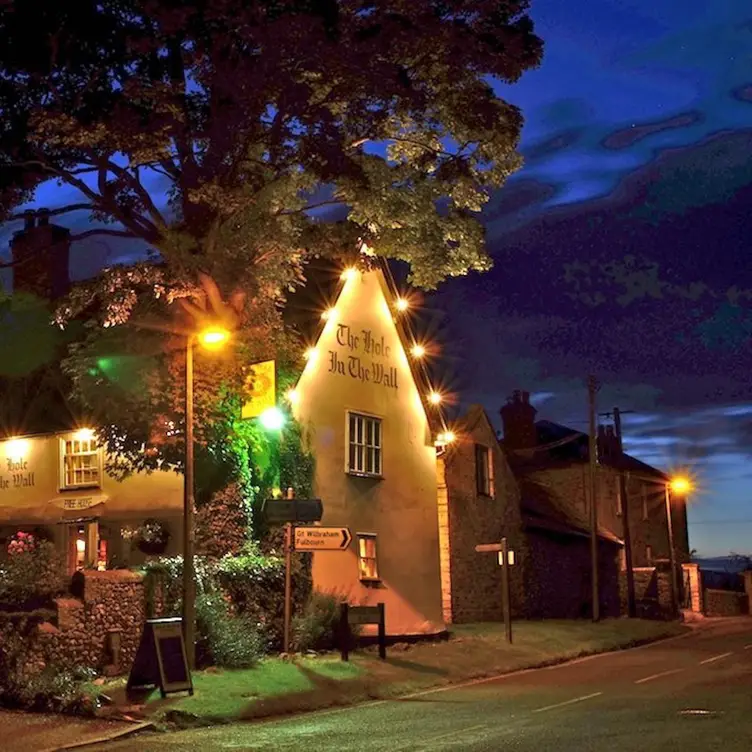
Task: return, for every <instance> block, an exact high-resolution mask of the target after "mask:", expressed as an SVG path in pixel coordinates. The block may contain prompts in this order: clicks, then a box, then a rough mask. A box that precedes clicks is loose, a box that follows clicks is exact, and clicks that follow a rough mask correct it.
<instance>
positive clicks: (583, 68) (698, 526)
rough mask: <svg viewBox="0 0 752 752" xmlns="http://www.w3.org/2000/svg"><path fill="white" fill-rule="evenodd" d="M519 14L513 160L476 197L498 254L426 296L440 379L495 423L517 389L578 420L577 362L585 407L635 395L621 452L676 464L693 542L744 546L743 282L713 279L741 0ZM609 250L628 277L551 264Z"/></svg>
mask: <svg viewBox="0 0 752 752" xmlns="http://www.w3.org/2000/svg"><path fill="white" fill-rule="evenodd" d="M532 15H533V18H534V19H535V21H536V31H537V33H538V34H539V35H540V36H542V38H543V39H544V40H545V42H546V50H545V59H544V63H543V65H542V66H541V68H540V69H538V70H537V71H534V72H532V73H528V74H526V75H525V76H524V77H523V79H522V81H521V82H520V83H519V84H518V85H516V86H514V87H511V88H509V89H508V90H507V91H505V96H507V97H508V98H509V99H510V100H511V101H513V102H514V103H515V104H517V105H519V106H520V107H522V109H523V112H524V114H525V119H526V126H525V129H524V132H523V140H522V151H523V154H524V156H525V161H526V164H525V167H524V168H523V169H522V171H521V172H519V173H517V175H516V176H515V177H514V178H513V179H512V180H510V181H509V182H508V184H507V185H506V186H505V188H504V189H503V191H501V193H500V195H499V196H497V197H496V198H495V199H494V200H493V201H492V202H491V205H490V206H489V207H488V208H487V211H486V212H485V214H486V218H487V226H488V236H489V242H490V246H491V250H492V253H493V255H494V258H495V261H496V263H495V268H494V269H493V270H492V271H491V272H490V273H489V274H487V275H484V276H482V277H481V276H478V275H475V276H473V277H471V278H467V279H461V280H455V281H452V282H450V283H448V284H447V285H446V286H445V287H444V288H442V290H441V291H440V292H439V293H438V294H437V295H436V296H435V297H434V298H433V300H432V302H431V305H432V306H434V307H436V308H437V309H443V310H444V311H446V312H447V316H446V319H445V321H444V324H443V326H442V327H441V339H442V340H443V341H444V342H445V343H446V353H447V355H448V356H451V362H452V365H453V367H454V371H453V375H454V378H453V380H452V382H451V384H450V385H451V386H452V387H453V388H455V389H457V390H458V391H459V392H460V393H461V396H462V402H463V403H468V402H472V401H475V402H480V403H482V404H483V405H484V406H485V407H486V409H487V410H488V411H489V412H490V413H491V414H492V415H493V417H494V419H496V421H497V423H498V422H499V416H498V409H499V407H500V405H501V404H502V402H503V401H504V399H505V397H506V396H507V395H508V394H509V393H510V392H511V391H512V390H513V389H515V388H522V389H527V390H529V391H530V392H532V393H533V400H534V402H535V404H536V406H537V407H538V410H539V413H538V417H539V418H546V419H550V420H556V421H561V422H563V423H566V424H567V425H571V426H572V427H575V428H579V429H580V430H587V395H586V391H585V380H586V378H587V374H588V373H594V374H595V375H596V376H597V377H598V379H599V381H600V382H601V383H602V388H601V390H600V392H599V394H598V409H599V411H603V412H606V411H609V410H611V408H613V407H614V406H618V407H619V408H621V409H622V410H634V411H636V412H635V413H634V414H630V415H625V416H624V421H623V423H624V437H625V448H626V450H627V451H628V452H630V453H631V454H633V455H634V456H636V457H639V458H640V459H642V460H644V461H646V462H648V463H650V464H653V465H656V466H657V467H660V468H665V469H672V468H681V467H687V466H688V467H690V468H691V469H692V470H693V473H694V474H695V476H696V478H697V482H698V484H699V493H697V494H695V495H694V497H693V498H692V504H691V506H690V511H689V518H690V536H691V541H690V543H691V546H692V547H693V548H696V549H697V551H698V553H699V554H700V555H704V556H715V555H724V554H728V553H729V552H730V551H734V552H737V553H747V554H749V553H752V494H751V493H750V488H751V487H752V465H751V464H750V461H752V305H750V301H751V300H752V298H750V297H748V298H746V300H745V299H743V298H736V297H734V295H733V294H732V296H731V299H730V300H729V297H728V296H727V292H728V291H729V289H730V288H732V287H733V286H734V285H736V287H737V288H738V289H739V290H740V291H742V290H747V291H751V290H752V264H751V263H750V261H749V254H750V251H752V5H750V4H749V2H745V1H741V0H725V1H724V2H722V3H719V4H710V3H707V2H705V0H689V1H688V2H684V1H682V2H676V1H675V0H658V1H657V2H653V3H648V2H644V1H643V0H601V1H600V2H597V3H592V2H587V1H586V0H575V1H574V2H569V3H562V2H561V1H560V0H537V2H534V3H533V10H532ZM626 256H633V257H634V258H635V261H634V262H633V263H632V264H631V267H632V271H633V275H632V277H631V279H632V282H633V286H631V287H630V288H629V290H628V289H627V288H626V287H625V286H623V285H619V284H615V283H613V282H611V283H609V282H608V281H605V282H603V281H601V282H597V283H596V284H595V285H590V286H587V285H586V286H584V287H582V286H581V287H579V288H578V287H577V286H576V285H575V283H574V281H568V277H570V278H571V276H572V275H568V274H567V269H568V268H571V265H573V264H577V262H588V261H589V262H596V263H597V264H603V265H607V264H608V263H609V262H611V261H616V262H622V261H623V260H624V258H625V257H626ZM698 283H704V285H698ZM593 293H600V294H601V296H602V298H603V302H600V303H599V304H597V305H592V304H590V303H588V302H586V300H585V298H584V296H585V294H593ZM734 303H739V305H734ZM480 321H482V322H483V323H482V325H479V322H480Z"/></svg>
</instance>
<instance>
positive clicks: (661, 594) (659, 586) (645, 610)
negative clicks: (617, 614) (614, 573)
mask: <svg viewBox="0 0 752 752" xmlns="http://www.w3.org/2000/svg"><path fill="white" fill-rule="evenodd" d="M632 571H633V573H634V587H635V605H636V607H637V616H638V617H641V618H648V619H670V618H672V617H673V614H674V608H673V594H672V592H671V571H670V570H669V569H666V568H661V569H659V568H657V567H635V568H634V569H633V570H632ZM620 575H621V599H622V613H627V576H626V572H624V571H622V572H621V573H620ZM678 584H680V585H681V583H678Z"/></svg>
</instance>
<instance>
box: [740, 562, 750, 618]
mask: <svg viewBox="0 0 752 752" xmlns="http://www.w3.org/2000/svg"><path fill="white" fill-rule="evenodd" d="M742 577H743V578H744V592H745V593H746V594H747V604H748V605H747V610H748V611H749V613H750V614H752V569H748V570H747V571H746V572H742Z"/></svg>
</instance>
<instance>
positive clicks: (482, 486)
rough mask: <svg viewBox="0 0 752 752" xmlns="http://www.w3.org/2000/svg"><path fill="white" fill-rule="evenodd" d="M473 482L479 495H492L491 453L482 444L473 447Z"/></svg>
mask: <svg viewBox="0 0 752 752" xmlns="http://www.w3.org/2000/svg"><path fill="white" fill-rule="evenodd" d="M475 482H476V490H477V491H478V493H479V494H481V495H482V496H491V497H492V496H493V495H494V474H493V453H492V452H491V449H490V448H489V447H487V446H483V445H482V444H476V445H475Z"/></svg>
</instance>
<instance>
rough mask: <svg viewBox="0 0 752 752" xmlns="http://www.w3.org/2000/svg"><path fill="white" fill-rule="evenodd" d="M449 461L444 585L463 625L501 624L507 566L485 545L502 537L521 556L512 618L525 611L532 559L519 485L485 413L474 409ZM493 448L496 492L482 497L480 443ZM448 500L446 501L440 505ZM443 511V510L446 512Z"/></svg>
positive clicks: (514, 571)
mask: <svg viewBox="0 0 752 752" xmlns="http://www.w3.org/2000/svg"><path fill="white" fill-rule="evenodd" d="M458 433H459V440H458V441H457V442H456V444H454V445H452V446H451V448H450V449H449V451H447V454H446V456H445V459H444V476H445V479H446V513H445V514H440V520H439V523H440V525H446V528H447V535H446V539H447V542H448V548H449V550H448V552H447V553H446V554H445V556H444V557H442V558H443V559H445V560H446V563H447V564H448V567H449V575H448V577H447V576H446V565H445V562H444V561H442V566H443V569H442V586H443V588H444V589H445V590H446V588H447V585H449V589H450V593H449V597H450V599H451V617H452V618H451V620H452V621H454V622H457V623H464V622H474V621H501V620H502V619H503V611H502V608H503V607H502V589H501V566H500V565H499V562H498V556H497V554H495V553H477V552H476V551H475V546H476V545H478V544H479V543H498V542H499V541H500V540H501V538H502V536H505V537H506V538H507V544H508V546H509V548H510V549H511V550H513V551H514V552H515V557H516V563H515V565H514V566H513V567H511V569H510V582H509V584H510V599H511V603H512V614H513V615H514V616H519V615H522V614H523V613H524V593H523V588H522V582H523V575H522V571H523V568H524V566H525V560H526V557H527V553H526V549H525V539H524V537H523V534H522V523H521V517H520V497H519V489H518V487H517V483H516V481H515V479H514V476H513V475H512V471H511V469H510V468H509V465H508V464H507V461H506V458H505V456H504V453H503V451H502V449H501V447H500V446H499V443H498V441H497V439H496V434H495V432H494V430H493V427H492V426H491V424H490V422H489V421H488V418H487V417H486V415H485V413H484V412H483V411H482V409H480V408H478V407H474V408H471V409H470V411H469V413H468V416H467V419H466V422H465V424H464V426H463V428H462V431H460V432H458ZM476 444H481V445H483V446H485V447H488V448H490V449H491V452H492V456H493V472H494V494H493V496H484V495H482V494H479V493H478V490H477V482H476V468H475V461H476V459H475V445H476ZM441 502H442V499H440V503H441ZM441 511H442V510H441V509H440V512H441Z"/></svg>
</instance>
